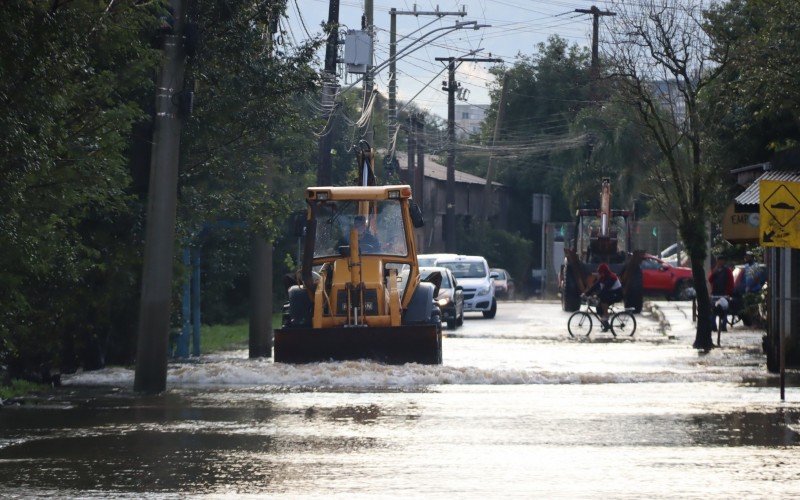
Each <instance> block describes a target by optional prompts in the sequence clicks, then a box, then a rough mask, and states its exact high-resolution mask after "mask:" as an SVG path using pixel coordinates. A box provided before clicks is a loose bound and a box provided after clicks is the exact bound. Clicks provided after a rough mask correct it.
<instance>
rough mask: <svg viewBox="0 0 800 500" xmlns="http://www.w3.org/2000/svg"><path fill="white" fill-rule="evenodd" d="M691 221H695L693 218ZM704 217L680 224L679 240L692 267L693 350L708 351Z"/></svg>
mask: <svg viewBox="0 0 800 500" xmlns="http://www.w3.org/2000/svg"><path fill="white" fill-rule="evenodd" d="M692 219H695V218H694V217H693V218H692ZM703 219H704V217H697V218H696V220H690V221H687V222H686V223H685V224H681V227H680V232H681V238H682V239H683V242H684V244H685V245H686V251H687V252H688V254H689V259H690V260H691V266H692V279H693V280H694V290H695V292H696V294H697V297H696V299H695V300H696V301H697V329H696V330H695V337H694V343H693V344H692V347H694V348H695V349H702V350H705V351H707V350H709V349H712V348H713V347H714V339H713V337H712V335H711V298H710V297H709V295H708V281H706V271H705V268H704V267H703V266H704V265H705V260H706V235H705V221H704V220H703Z"/></svg>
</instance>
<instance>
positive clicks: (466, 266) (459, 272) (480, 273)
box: [436, 255, 497, 319]
mask: <svg viewBox="0 0 800 500" xmlns="http://www.w3.org/2000/svg"><path fill="white" fill-rule="evenodd" d="M436 265H437V266H440V267H446V268H448V269H450V271H451V272H452V273H453V276H455V278H456V280H458V284H459V285H461V287H462V288H463V291H464V312H478V311H480V312H482V313H483V317H484V318H488V319H491V318H494V316H495V314H497V299H495V296H494V280H493V279H492V278H491V277H490V275H489V264H487V263H486V259H484V258H483V257H481V256H479V255H456V256H453V257H441V258H438V259H436Z"/></svg>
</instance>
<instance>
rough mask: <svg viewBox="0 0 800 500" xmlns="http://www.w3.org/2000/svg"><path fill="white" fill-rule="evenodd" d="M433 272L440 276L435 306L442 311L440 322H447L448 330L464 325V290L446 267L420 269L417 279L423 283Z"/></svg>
mask: <svg viewBox="0 0 800 500" xmlns="http://www.w3.org/2000/svg"><path fill="white" fill-rule="evenodd" d="M435 271H439V272H440V273H441V274H442V283H441V285H440V286H439V295H437V296H436V304H437V305H438V306H439V309H441V310H442V321H444V322H447V327H448V328H449V329H451V330H455V329H456V327H459V326H461V325H463V324H464V289H463V288H462V287H461V285H459V284H458V280H456V278H455V276H453V272H452V271H450V269H448V268H446V267H420V268H419V277H420V279H421V280H423V281H424V280H426V279H427V278H428V276H430V274H431V273H432V272H435Z"/></svg>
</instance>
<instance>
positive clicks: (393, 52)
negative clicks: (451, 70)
mask: <svg viewBox="0 0 800 500" xmlns="http://www.w3.org/2000/svg"><path fill="white" fill-rule="evenodd" d="M389 17H390V20H389V104H388V107H389V109H388V112H387V121H388V124H387V127H386V151H387V154H389V155H390V156H391V155H392V152H391V151H389V146H390V145H391V142H392V137H393V136H394V129H395V127H396V126H397V61H396V57H397V9H395V8H394V7H392V9H391V10H390V11H389Z"/></svg>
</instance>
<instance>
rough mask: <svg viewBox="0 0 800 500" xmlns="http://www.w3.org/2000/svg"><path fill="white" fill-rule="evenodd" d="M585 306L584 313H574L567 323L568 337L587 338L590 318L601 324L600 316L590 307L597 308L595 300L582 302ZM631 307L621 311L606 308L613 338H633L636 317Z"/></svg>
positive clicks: (590, 323)
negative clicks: (624, 336) (622, 336)
mask: <svg viewBox="0 0 800 500" xmlns="http://www.w3.org/2000/svg"><path fill="white" fill-rule="evenodd" d="M583 303H584V304H586V310H585V311H581V310H578V311H575V312H574V313H572V315H571V316H570V317H569V320H568V321H567V331H569V335H570V337H588V336H589V334H591V333H592V316H594V317H595V318H597V321H599V322H601V323H602V320H601V319H600V316H598V315H597V312H595V310H594V309H592V306H594V307H596V306H597V303H598V301H597V299H596V298H589V299H587V300H585V301H584V302H583ZM634 310H635V309H634V308H633V307H628V308H625V309H624V310H622V311H615V310H614V307H613V305H609V306H608V313H609V315H610V318H609V321H608V322H609V325H610V326H611V328H610V331H611V335H613V336H614V337H616V336H617V334H619V335H626V336H628V337H633V334H634V333H636V317H635V316H634V315H633V311H634Z"/></svg>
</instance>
